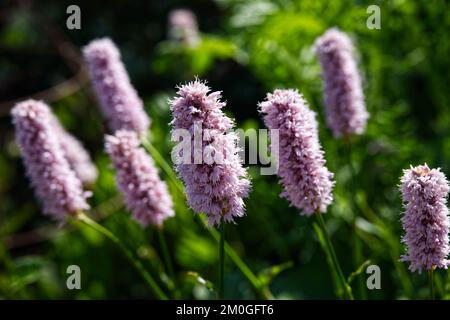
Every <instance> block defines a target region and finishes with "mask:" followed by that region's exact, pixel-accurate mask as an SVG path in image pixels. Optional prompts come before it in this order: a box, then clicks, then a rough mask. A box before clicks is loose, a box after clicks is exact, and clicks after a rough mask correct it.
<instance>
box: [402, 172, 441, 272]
mask: <svg viewBox="0 0 450 320" xmlns="http://www.w3.org/2000/svg"><path fill="white" fill-rule="evenodd" d="M400 191H401V193H402V198H403V202H404V208H405V212H404V213H403V217H402V218H401V221H402V223H403V229H404V230H405V235H404V236H403V238H402V242H403V243H405V244H406V247H407V248H406V254H405V255H403V256H402V257H401V260H402V261H407V262H409V263H410V265H409V270H411V271H412V272H415V271H418V272H419V273H421V272H422V270H424V269H425V270H431V269H434V268H444V269H447V267H448V266H449V264H450V261H449V260H448V255H449V253H450V247H449V239H448V232H449V225H450V222H449V216H448V208H447V195H448V192H449V185H448V181H447V178H446V177H445V175H444V174H443V173H442V172H441V170H440V169H430V168H429V167H428V166H427V165H426V164H425V165H422V166H417V167H414V168H413V167H412V166H411V169H407V170H404V171H403V176H402V178H401V185H400Z"/></svg>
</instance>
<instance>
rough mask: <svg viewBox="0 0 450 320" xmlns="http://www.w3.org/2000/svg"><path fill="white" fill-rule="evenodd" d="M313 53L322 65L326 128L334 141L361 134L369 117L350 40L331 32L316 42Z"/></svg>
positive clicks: (337, 32) (333, 31) (335, 31)
mask: <svg viewBox="0 0 450 320" xmlns="http://www.w3.org/2000/svg"><path fill="white" fill-rule="evenodd" d="M316 51H317V53H318V55H319V60H320V63H321V65H322V76H323V80H324V91H325V108H326V110H325V111H326V116H327V124H328V127H329V128H330V129H331V130H332V131H333V134H334V136H335V137H341V136H344V137H345V136H348V135H350V134H362V133H363V132H364V130H365V128H366V123H367V119H368V118H369V113H368V112H367V111H366V106H365V102H364V94H363V91H362V86H361V77H360V75H359V72H358V68H357V64H356V60H355V55H354V48H353V44H352V42H351V40H350V39H349V37H348V36H347V35H346V34H345V33H343V32H341V31H339V30H337V29H335V28H333V29H330V30H328V31H327V32H326V33H325V34H324V35H322V36H321V37H320V38H319V39H317V41H316Z"/></svg>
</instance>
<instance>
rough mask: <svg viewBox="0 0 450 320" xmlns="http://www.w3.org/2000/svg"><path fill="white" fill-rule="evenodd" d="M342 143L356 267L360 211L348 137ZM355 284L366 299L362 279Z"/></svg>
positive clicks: (359, 250) (360, 258) (360, 244)
mask: <svg viewBox="0 0 450 320" xmlns="http://www.w3.org/2000/svg"><path fill="white" fill-rule="evenodd" d="M344 143H345V146H346V147H347V152H344V153H346V154H347V164H348V166H349V168H350V184H349V188H348V190H349V192H350V195H349V198H350V209H351V210H352V229H353V233H354V248H353V259H354V263H355V266H358V265H360V264H361V263H362V261H363V257H362V243H361V241H360V239H359V237H358V230H357V226H356V218H357V214H358V212H360V211H361V210H359V206H358V203H357V202H356V199H355V197H356V194H357V188H356V183H355V179H356V170H355V167H354V166H353V161H352V145H351V141H350V137H349V136H348V135H346V136H345V137H344ZM357 282H358V288H359V290H358V291H359V294H360V296H361V298H362V299H367V292H366V287H365V286H364V281H363V279H362V277H358V278H357Z"/></svg>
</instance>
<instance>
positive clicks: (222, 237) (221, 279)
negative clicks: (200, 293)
mask: <svg viewBox="0 0 450 320" xmlns="http://www.w3.org/2000/svg"><path fill="white" fill-rule="evenodd" d="M219 229H220V241H219V284H218V286H217V288H218V297H219V299H222V300H223V299H224V298H225V252H224V251H225V221H224V220H223V218H222V219H221V221H220V226H219Z"/></svg>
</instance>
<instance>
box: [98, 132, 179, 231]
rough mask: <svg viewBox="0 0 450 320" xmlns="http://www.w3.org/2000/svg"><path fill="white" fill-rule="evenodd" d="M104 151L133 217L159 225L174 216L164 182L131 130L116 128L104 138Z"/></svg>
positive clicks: (143, 224)
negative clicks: (113, 168) (109, 158)
mask: <svg viewBox="0 0 450 320" xmlns="http://www.w3.org/2000/svg"><path fill="white" fill-rule="evenodd" d="M106 152H107V153H108V154H109V156H110V157H111V159H112V162H113V165H114V167H115V168H116V170H117V175H116V179H117V184H118V187H119V189H120V191H121V192H122V193H123V194H124V196H125V202H126V204H127V207H128V209H129V210H130V211H131V212H132V214H133V218H134V219H135V220H136V221H138V222H139V223H140V224H141V225H142V226H147V225H148V224H151V225H156V226H160V225H162V223H163V221H164V220H165V219H167V218H169V217H172V216H174V215H175V213H174V211H173V204H172V199H171V198H170V195H169V192H168V190H167V185H166V183H165V182H163V181H161V180H160V178H159V177H158V171H157V170H156V168H155V165H154V162H153V159H152V158H151V157H150V156H149V155H148V154H147V153H146V152H145V151H144V150H143V149H142V148H141V147H139V139H138V136H137V134H136V133H135V132H133V131H127V130H119V131H117V132H116V133H115V134H114V135H112V136H107V137H106Z"/></svg>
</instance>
